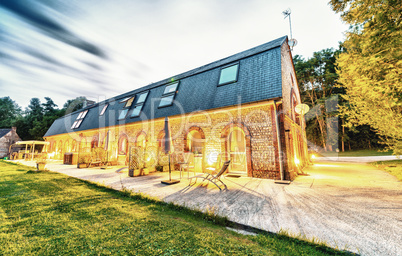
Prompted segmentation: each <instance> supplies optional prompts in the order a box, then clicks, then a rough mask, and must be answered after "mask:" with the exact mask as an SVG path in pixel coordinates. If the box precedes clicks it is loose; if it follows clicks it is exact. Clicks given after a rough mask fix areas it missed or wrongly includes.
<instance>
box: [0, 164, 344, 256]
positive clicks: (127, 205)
mask: <svg viewBox="0 0 402 256" xmlns="http://www.w3.org/2000/svg"><path fill="white" fill-rule="evenodd" d="M227 224H228V221H227V220H226V219H225V218H221V217H219V216H216V215H214V213H213V212H210V213H201V212H199V211H195V210H191V209H188V208H185V207H182V206H177V205H174V204H168V203H164V202H161V201H158V200H156V199H153V198H149V197H146V196H144V195H141V194H131V193H130V192H129V191H122V192H119V191H115V190H112V189H110V188H107V187H103V186H101V185H97V184H93V183H90V182H86V181H81V180H78V179H75V178H72V177H68V176H65V175H62V174H58V173H53V172H35V171H33V169H32V168H29V167H25V166H21V165H16V164H11V163H7V162H4V161H0V255H56V254H57V255H100V254H101V255H133V254H135V255H345V254H349V253H346V252H342V251H337V250H335V249H332V248H328V247H326V246H325V245H323V244H314V243H311V242H308V241H303V240H302V239H296V238H291V237H288V236H286V235H275V234H260V235H257V236H245V235H240V234H237V233H235V232H232V231H230V230H227V229H226V228H225V225H227Z"/></svg>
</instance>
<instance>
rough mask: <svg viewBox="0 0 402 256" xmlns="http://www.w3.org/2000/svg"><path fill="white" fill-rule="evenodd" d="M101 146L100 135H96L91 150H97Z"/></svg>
mask: <svg viewBox="0 0 402 256" xmlns="http://www.w3.org/2000/svg"><path fill="white" fill-rule="evenodd" d="M98 146H99V136H98V135H94V136H93V137H92V141H91V148H96V147H98Z"/></svg>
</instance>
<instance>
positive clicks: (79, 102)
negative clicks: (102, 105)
mask: <svg viewBox="0 0 402 256" xmlns="http://www.w3.org/2000/svg"><path fill="white" fill-rule="evenodd" d="M86 100H87V98H86V97H84V96H80V97H77V98H75V99H73V100H67V102H66V103H64V105H63V109H64V110H65V113H71V112H74V111H77V110H79V109H81V108H83V107H84V102H85V101H86Z"/></svg>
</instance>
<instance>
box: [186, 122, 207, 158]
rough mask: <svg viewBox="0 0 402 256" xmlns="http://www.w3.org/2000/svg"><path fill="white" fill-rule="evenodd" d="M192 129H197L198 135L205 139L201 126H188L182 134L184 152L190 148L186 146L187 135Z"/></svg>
mask: <svg viewBox="0 0 402 256" xmlns="http://www.w3.org/2000/svg"><path fill="white" fill-rule="evenodd" d="M192 131H197V132H199V133H200V135H201V139H203V140H205V134H204V131H203V130H202V128H201V127H198V126H191V127H190V128H188V129H187V130H186V131H185V133H184V136H183V143H184V151H185V152H188V151H189V150H190V149H189V148H188V143H187V137H188V134H189V133H190V132H192Z"/></svg>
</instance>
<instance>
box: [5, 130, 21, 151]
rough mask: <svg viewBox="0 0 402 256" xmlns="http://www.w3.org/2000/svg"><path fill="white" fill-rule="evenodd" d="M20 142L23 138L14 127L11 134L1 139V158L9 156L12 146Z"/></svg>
mask: <svg viewBox="0 0 402 256" xmlns="http://www.w3.org/2000/svg"><path fill="white" fill-rule="evenodd" d="M20 140H21V138H20V137H19V136H18V134H17V129H16V128H15V127H12V128H11V131H10V132H9V133H7V134H6V135H4V136H3V137H1V138H0V158H4V157H6V156H8V151H9V149H10V145H12V144H14V143H15V142H17V141H20Z"/></svg>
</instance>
